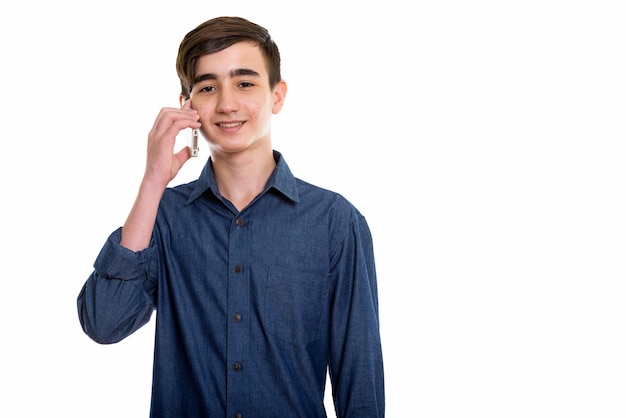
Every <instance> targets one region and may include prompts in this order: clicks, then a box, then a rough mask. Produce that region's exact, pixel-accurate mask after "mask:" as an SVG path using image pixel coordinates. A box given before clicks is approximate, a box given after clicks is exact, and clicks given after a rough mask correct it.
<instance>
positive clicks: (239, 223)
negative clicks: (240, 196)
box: [235, 218, 243, 226]
mask: <svg viewBox="0 0 626 418" xmlns="http://www.w3.org/2000/svg"><path fill="white" fill-rule="evenodd" d="M235 223H236V224H237V226H241V225H243V219H241V218H237V219H236V220H235Z"/></svg>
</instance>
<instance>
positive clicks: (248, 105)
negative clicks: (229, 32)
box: [191, 42, 286, 154]
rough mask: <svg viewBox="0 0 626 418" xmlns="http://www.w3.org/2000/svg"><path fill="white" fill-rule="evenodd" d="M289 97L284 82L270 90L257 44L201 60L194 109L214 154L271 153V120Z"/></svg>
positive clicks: (240, 45) (237, 46)
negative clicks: (260, 151)
mask: <svg viewBox="0 0 626 418" xmlns="http://www.w3.org/2000/svg"><path fill="white" fill-rule="evenodd" d="M285 94H286V85H285V83H284V82H282V81H281V83H279V84H278V85H277V86H276V87H274V88H273V89H271V88H270V86H269V77H268V73H267V69H266V67H265V61H264V59H263V55H262V53H261V50H260V49H259V48H258V47H257V46H256V45H255V44H253V43H248V42H239V43H236V44H234V45H232V46H230V47H228V48H226V49H224V50H222V51H220V52H216V53H214V54H210V55H204V56H202V57H200V58H199V59H198V63H197V67H196V79H195V80H194V85H193V88H192V91H191V103H192V107H193V108H194V109H196V110H197V111H198V113H199V115H200V123H202V128H201V130H202V133H203V135H204V137H205V138H206V139H207V140H208V142H209V146H210V147H211V153H212V154H214V153H238V152H245V151H247V150H251V149H252V150H254V149H256V150H258V149H262V150H266V151H267V148H268V147H269V149H270V150H271V147H272V145H271V134H270V131H271V129H270V128H271V117H272V115H273V114H276V113H278V112H280V109H281V108H282V105H283V101H284V98H285Z"/></svg>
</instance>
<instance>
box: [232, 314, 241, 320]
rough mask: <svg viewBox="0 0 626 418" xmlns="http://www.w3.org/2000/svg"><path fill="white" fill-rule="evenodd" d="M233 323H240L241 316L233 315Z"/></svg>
mask: <svg viewBox="0 0 626 418" xmlns="http://www.w3.org/2000/svg"><path fill="white" fill-rule="evenodd" d="M233 321H235V322H239V321H241V314H238V313H236V314H234V315H233Z"/></svg>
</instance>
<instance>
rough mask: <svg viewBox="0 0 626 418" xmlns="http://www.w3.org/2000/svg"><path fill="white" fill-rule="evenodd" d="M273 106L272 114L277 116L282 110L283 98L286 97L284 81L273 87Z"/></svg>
mask: <svg viewBox="0 0 626 418" xmlns="http://www.w3.org/2000/svg"><path fill="white" fill-rule="evenodd" d="M273 94H274V106H272V113H273V114H277V113H278V112H280V110H281V109H282V108H283V104H284V103H285V96H286V95H287V83H286V82H285V80H280V82H279V83H278V84H276V87H274V93H273Z"/></svg>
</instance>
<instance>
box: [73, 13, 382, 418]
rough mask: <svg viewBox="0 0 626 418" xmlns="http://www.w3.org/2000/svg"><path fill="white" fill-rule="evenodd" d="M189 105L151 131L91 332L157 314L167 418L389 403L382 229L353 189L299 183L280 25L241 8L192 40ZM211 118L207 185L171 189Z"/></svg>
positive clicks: (343, 413)
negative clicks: (274, 132) (288, 151)
mask: <svg viewBox="0 0 626 418" xmlns="http://www.w3.org/2000/svg"><path fill="white" fill-rule="evenodd" d="M176 67H177V71H178V75H179V77H180V81H181V87H182V91H181V108H164V109H162V110H161V112H160V113H159V115H158V116H157V118H156V121H155V123H154V126H153V128H152V130H151V131H150V133H149V135H148V151H147V163H146V169H145V174H144V177H143V179H142V182H141V184H140V186H139V191H138V194H137V198H136V201H135V203H134V205H133V207H132V209H131V211H130V213H129V215H128V218H127V220H126V222H125V223H124V225H123V226H122V227H121V228H119V229H118V230H116V231H114V232H113V233H112V234H111V235H110V237H109V238H108V240H107V241H106V243H105V245H104V247H103V248H102V250H101V252H100V254H99V255H98V257H97V259H96V261H95V263H94V271H93V273H92V274H91V276H90V277H89V278H88V279H87V281H86V283H85V285H84V287H83V288H82V290H81V292H80V294H79V296H78V314H79V319H80V322H81V325H82V327H83V329H84V331H85V332H86V333H87V335H89V336H90V337H91V338H92V339H93V340H95V341H96V342H98V343H101V344H110V343H115V342H118V341H120V340H122V339H123V338H125V337H127V336H129V335H130V334H132V333H133V332H134V331H136V330H137V329H138V328H140V327H141V326H143V325H144V324H146V323H147V322H148V321H149V319H150V317H151V315H152V313H153V311H155V310H156V312H157V314H156V338H155V348H154V349H155V352H154V370H153V385H152V386H153V387H152V403H151V416H152V417H167V418H178V417H186V418H187V417H235V418H237V417H254V418H261V417H268V418H269V417H271V418H276V417H281V418H282V417H325V416H326V412H325V410H324V402H323V401H324V386H325V383H326V370H327V367H328V372H329V374H330V379H331V383H332V392H333V398H334V405H335V410H336V414H337V416H338V417H342V418H345V417H355V418H367V417H382V416H384V410H385V396H384V383H383V363H382V352H381V342H380V334H379V316H378V296H377V284H376V273H375V265H374V255H373V247H372V240H371V236H370V231H369V229H368V226H367V223H366V221H365V219H364V218H363V216H362V215H361V214H360V213H359V212H358V210H357V209H356V208H355V207H354V206H352V205H351V204H350V203H349V202H348V201H347V200H346V199H344V198H343V197H342V196H340V195H339V194H336V193H333V192H331V191H327V190H324V189H321V188H318V187H315V186H312V185H310V184H308V183H305V182H304V181H302V180H299V179H297V178H295V177H294V176H293V175H292V174H291V171H290V170H289V168H288V166H287V163H286V162H285V160H284V158H283V156H282V155H281V154H280V153H278V152H277V151H274V150H273V148H272V143H271V118H272V115H273V114H276V113H278V112H280V110H281V108H282V106H283V102H284V100H285V95H286V93H287V86H286V84H285V82H284V81H283V80H282V78H281V74H280V55H279V52H278V48H277V46H276V44H275V43H274V41H273V40H272V39H271V38H270V35H269V33H268V32H267V31H266V30H265V29H264V28H263V27H260V26H258V25H256V24H254V23H252V22H249V21H247V20H245V19H242V18H237V17H221V18H216V19H212V20H209V21H207V22H205V23H203V24H201V25H199V26H198V27H197V28H195V29H194V30H192V31H191V32H189V33H188V34H187V35H186V36H185V38H184V39H183V41H182V43H181V45H180V49H179V54H178V59H177V62H176ZM187 128H192V129H200V130H201V132H202V134H203V136H204V137H205V138H206V139H207V141H208V146H209V149H210V154H211V155H210V158H209V159H208V161H207V163H206V165H205V168H204V170H203V171H202V173H201V175H200V177H199V178H198V180H196V181H194V182H191V183H188V184H184V185H179V186H176V187H168V183H169V182H170V181H171V180H172V179H173V178H174V177H175V176H176V174H177V173H178V171H179V170H180V168H181V167H182V165H183V164H184V163H185V162H186V161H187V160H188V159H189V158H190V153H189V150H188V149H183V150H181V151H179V152H174V143H175V139H176V136H177V134H178V133H179V132H180V131H181V130H183V129H187Z"/></svg>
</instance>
